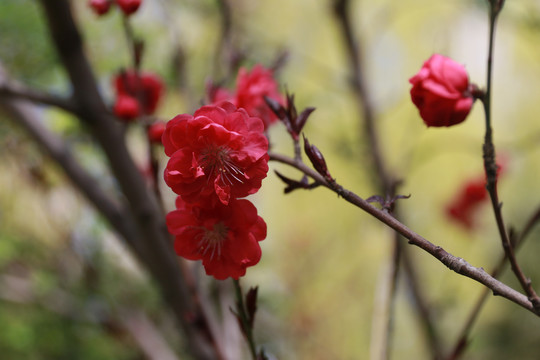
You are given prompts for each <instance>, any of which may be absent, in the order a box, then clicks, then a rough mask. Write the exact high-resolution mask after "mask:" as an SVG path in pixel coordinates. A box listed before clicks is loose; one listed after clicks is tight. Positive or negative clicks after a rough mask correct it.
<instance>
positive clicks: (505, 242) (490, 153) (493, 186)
mask: <svg viewBox="0 0 540 360" xmlns="http://www.w3.org/2000/svg"><path fill="white" fill-rule="evenodd" d="M502 3H503V1H500V0H491V1H490V13H489V20H490V21H489V48H488V57H487V81H486V82H487V88H486V91H485V94H484V96H482V97H481V100H482V103H483V105H484V112H485V118H486V133H485V137H484V146H483V156H484V168H485V171H486V178H487V184H486V189H487V191H488V193H489V196H490V199H491V205H492V208H493V213H494V215H495V221H496V223H497V228H498V230H499V236H500V238H501V242H502V246H503V249H504V252H505V254H506V256H507V258H508V260H509V261H510V265H511V268H512V271H513V272H514V274H515V275H516V277H517V279H518V281H519V283H520V285H521V287H522V288H523V290H524V291H525V293H526V294H527V296H528V297H529V300H530V302H531V303H532V305H533V306H534V307H535V308H536V310H537V311H540V297H538V295H537V294H536V292H535V291H534V289H533V287H532V284H531V280H530V279H528V278H527V277H526V276H525V274H524V273H523V271H522V270H521V267H520V266H519V264H518V262H517V259H516V256H515V253H514V249H513V247H512V244H511V242H510V238H509V236H508V232H507V231H506V229H505V224H504V220H503V215H502V211H501V206H502V204H501V202H500V201H499V195H498V191H497V165H496V162H495V158H496V156H495V145H494V143H493V130H492V127H491V92H492V81H491V79H492V68H493V66H492V65H493V47H494V37H495V25H496V22H497V18H498V15H499V13H500V11H501V9H502Z"/></svg>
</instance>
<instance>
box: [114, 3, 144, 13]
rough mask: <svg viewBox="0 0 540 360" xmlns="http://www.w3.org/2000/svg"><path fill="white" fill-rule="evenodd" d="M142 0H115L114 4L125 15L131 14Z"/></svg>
mask: <svg viewBox="0 0 540 360" xmlns="http://www.w3.org/2000/svg"><path fill="white" fill-rule="evenodd" d="M141 2H142V0H116V4H117V5H118V6H119V7H120V9H121V10H122V11H123V12H124V14H126V15H131V14H133V13H134V12H135V11H137V10H138V9H139V6H141Z"/></svg>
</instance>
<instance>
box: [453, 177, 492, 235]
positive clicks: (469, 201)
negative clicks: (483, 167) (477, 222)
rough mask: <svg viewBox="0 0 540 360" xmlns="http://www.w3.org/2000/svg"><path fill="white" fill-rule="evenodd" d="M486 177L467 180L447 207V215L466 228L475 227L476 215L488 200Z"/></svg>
mask: <svg viewBox="0 0 540 360" xmlns="http://www.w3.org/2000/svg"><path fill="white" fill-rule="evenodd" d="M488 198H489V196H488V192H487V190H486V179H485V177H482V178H478V179H474V180H469V181H467V182H466V183H465V184H464V185H463V186H462V187H461V189H460V190H459V192H458V194H457V195H456V196H455V197H454V200H453V201H452V202H451V203H450V204H449V205H448V207H447V208H446V214H447V216H448V217H449V218H450V219H452V220H453V221H455V222H456V223H458V224H460V225H462V226H463V227H465V228H466V229H469V230H470V229H472V228H474V215H475V214H476V212H477V210H478V208H479V207H480V206H481V205H482V204H483V203H484V202H485V201H486V200H488Z"/></svg>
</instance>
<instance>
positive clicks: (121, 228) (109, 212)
mask: <svg viewBox="0 0 540 360" xmlns="http://www.w3.org/2000/svg"><path fill="white" fill-rule="evenodd" d="M0 108H3V109H4V110H5V111H6V112H7V113H8V114H9V115H10V116H11V117H12V118H13V119H14V120H15V121H16V122H17V123H18V124H19V125H20V126H22V127H23V128H25V129H26V131H27V132H28V133H29V134H30V136H31V137H32V138H33V139H34V140H35V141H36V142H37V143H38V145H40V146H41V147H42V148H43V149H44V150H45V151H46V152H47V153H48V154H49V156H50V157H51V158H52V159H53V160H55V161H56V162H57V163H58V164H59V165H60V166H61V167H62V169H63V170H64V171H65V173H66V175H67V176H68V178H69V179H70V180H71V182H72V183H73V185H74V186H75V187H76V188H78V189H79V190H80V191H81V192H82V194H83V195H84V196H85V197H86V198H87V199H88V200H89V201H90V203H92V204H93V205H94V206H95V207H96V209H97V210H98V211H99V212H100V213H101V214H102V215H103V216H104V217H105V218H106V219H107V220H108V221H109V223H110V224H111V226H112V227H113V228H114V229H115V230H116V231H117V232H118V233H119V234H120V235H121V236H122V237H123V238H124V239H126V241H127V242H128V243H132V246H136V243H133V242H132V239H134V238H135V237H136V236H135V234H136V229H135V226H134V224H133V223H131V222H130V221H129V217H128V216H126V214H127V209H123V208H122V206H121V205H120V204H119V203H117V202H116V201H114V199H112V198H111V197H110V196H107V195H106V194H105V193H104V192H103V191H102V189H101V188H100V187H99V186H98V184H97V183H96V179H94V178H92V176H91V175H90V174H89V173H88V172H87V171H86V170H85V169H84V168H82V167H81V166H80V165H79V163H78V162H77V160H75V158H74V157H73V155H72V154H73V152H72V150H71V149H70V148H69V147H68V146H67V145H66V144H65V143H64V142H63V141H62V139H61V138H59V137H58V136H56V135H55V134H54V133H52V132H51V131H50V130H49V129H47V128H46V127H45V126H44V125H43V124H42V121H41V120H43V119H42V114H41V113H40V112H39V111H37V109H36V107H35V105H34V104H32V103H30V102H28V101H25V100H16V99H1V98H0Z"/></svg>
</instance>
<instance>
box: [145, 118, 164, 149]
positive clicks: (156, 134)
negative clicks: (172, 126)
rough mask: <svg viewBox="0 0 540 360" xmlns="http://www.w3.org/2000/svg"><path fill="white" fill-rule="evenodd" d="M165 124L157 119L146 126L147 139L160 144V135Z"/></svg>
mask: <svg viewBox="0 0 540 360" xmlns="http://www.w3.org/2000/svg"><path fill="white" fill-rule="evenodd" d="M166 126H167V125H166V124H165V123H164V122H163V121H157V122H155V123H153V124H151V125H150V126H149V127H148V130H147V135H148V140H150V142H153V143H159V144H161V135H163V132H164V131H165V127H166Z"/></svg>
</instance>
